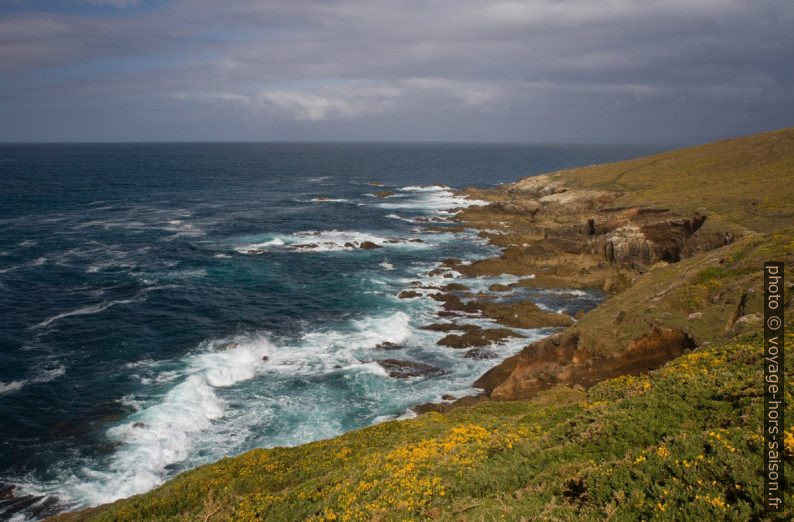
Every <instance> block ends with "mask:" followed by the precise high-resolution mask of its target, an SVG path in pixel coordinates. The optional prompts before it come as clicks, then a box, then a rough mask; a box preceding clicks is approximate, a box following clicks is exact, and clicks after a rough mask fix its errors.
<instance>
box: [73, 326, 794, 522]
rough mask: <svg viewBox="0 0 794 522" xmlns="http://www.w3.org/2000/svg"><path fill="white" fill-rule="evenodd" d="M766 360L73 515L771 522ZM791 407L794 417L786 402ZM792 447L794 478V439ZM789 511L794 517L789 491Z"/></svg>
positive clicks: (278, 460)
mask: <svg viewBox="0 0 794 522" xmlns="http://www.w3.org/2000/svg"><path fill="white" fill-rule="evenodd" d="M787 342H788V343H794V330H791V329H790V330H789V331H788V333H787ZM761 355H762V350H761V338H760V337H759V336H757V335H751V336H749V337H744V338H742V339H740V340H735V341H731V342H729V343H726V344H721V345H719V346H712V347H710V348H708V349H705V350H702V351H697V352H694V353H691V354H689V355H685V356H683V357H681V358H679V359H677V360H675V361H673V362H671V363H669V364H667V365H666V366H665V367H663V368H662V369H661V370H659V371H656V372H653V373H652V374H650V375H646V376H638V377H621V378H618V379H613V380H609V381H606V382H603V383H601V384H598V385H596V386H595V387H593V388H591V389H590V390H589V391H587V392H582V391H576V390H571V389H567V388H557V389H553V390H551V391H548V392H545V393H543V394H541V395H540V396H538V397H537V398H536V399H534V400H532V401H526V402H488V403H483V404H480V405H478V406H475V407H472V408H461V409H457V410H454V411H453V412H451V413H449V414H446V415H441V414H437V413H429V414H425V415H422V416H421V417H419V418H417V419H414V420H409V421H392V422H387V423H383V424H380V425H377V426H373V427H370V428H365V429H361V430H358V431H354V432H351V433H348V434H346V435H343V436H341V437H337V438H334V439H331V440H326V441H321V442H316V443H313V444H307V445H304V446H300V447H296V448H276V449H271V450H255V451H252V452H249V453H246V454H244V455H242V456H239V457H236V458H232V459H225V460H223V461H220V462H218V463H216V464H213V465H209V466H204V467H202V468H199V469H196V470H194V471H190V472H188V473H184V474H182V475H180V476H179V477H177V478H176V479H174V480H172V481H171V482H169V483H167V484H166V485H165V486H163V487H161V488H159V489H157V490H155V491H153V492H151V493H148V494H145V495H141V496H138V497H133V498H132V499H129V500H124V501H120V502H117V503H115V504H112V505H109V506H104V507H101V508H98V509H95V510H92V511H88V512H83V513H80V514H73V515H70V516H68V517H64V519H69V520H78V519H96V520H144V519H145V520H154V519H157V520H184V519H190V520H210V519H213V520H224V519H233V520H303V519H307V520H422V519H426V518H433V519H438V520H497V519H507V520H519V519H521V518H522V517H525V519H527V520H529V519H535V518H543V519H547V520H552V519H553V520H603V519H604V518H612V519H615V520H640V519H650V518H651V517H659V518H661V519H669V520H709V519H716V520H719V519H733V520H749V519H752V518H759V517H760V518H762V514H761V509H762V508H761V506H760V500H759V499H760V498H761V486H762V484H761V480H760V469H761V462H762V455H761V442H762V437H761V410H762V401H763V397H762V395H761V393H762V391H761V386H760V384H761V380H762V373H761V372H762V370H761V366H760V361H761ZM790 360H791V359H790V358H789V361H790ZM786 378H787V380H789V382H790V381H791V379H792V378H794V373H792V368H791V365H790V364H789V365H788V366H787V368H786ZM787 400H788V404H789V408H788V410H787V412H786V414H787V415H788V416H789V418H792V415H794V410H792V408H791V407H790V406H791V405H792V404H794V397H792V396H791V392H790V391H789V396H788V398H787ZM786 440H787V443H786V452H787V455H788V456H789V461H788V462H787V464H786V473H787V474H788V475H789V476H794V475H792V473H794V467H793V466H792V465H791V460H790V458H791V456H792V453H794V430H789V432H788V435H787V439H786ZM787 505H788V510H789V511H788V513H787V514H788V516H789V517H790V516H792V515H794V511H792V508H794V498H791V496H790V495H789V497H788V498H787Z"/></svg>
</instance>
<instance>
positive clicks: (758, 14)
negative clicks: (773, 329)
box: [0, 0, 794, 142]
mask: <svg viewBox="0 0 794 522" xmlns="http://www.w3.org/2000/svg"><path fill="white" fill-rule="evenodd" d="M791 27H794V4H793V3H792V2H790V1H788V0H776V1H772V0H756V1H739V0H687V1H684V0H668V1H660V0H648V1H644V2H636V1H628V0H603V1H599V2H592V1H590V0H528V1H494V0H436V1H433V2H430V1H418V0H390V1H386V0H329V1H308V0H289V1H254V0H238V1H234V2H222V1H219V0H173V1H170V2H166V1H162V0H160V1H156V2H147V1H146V0H140V1H132V0H75V1H73V2H60V3H58V2H55V3H53V2H45V1H41V2H37V1H35V0H34V1H30V2H15V1H9V0H0V140H3V141H26V140H32V141H37V140H68V141H73V140H162V139H166V140H260V139H265V140H267V139H313V140H314V139H331V140H334V139H343V140H344V139H376V140H377V139H384V140H390V139H399V140H476V141H480V140H482V141H545V142H548V141H624V142H625V141H687V140H693V139H695V140H697V139H700V138H703V139H706V138H711V137H719V136H725V135H733V134H741V133H749V132H756V131H760V130H764V129H771V128H776V127H782V126H790V125H794V94H793V93H794V67H791V65H790V64H791V56H794V31H791Z"/></svg>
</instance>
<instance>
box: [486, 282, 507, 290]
mask: <svg viewBox="0 0 794 522" xmlns="http://www.w3.org/2000/svg"><path fill="white" fill-rule="evenodd" d="M488 290H490V291H491V292H509V291H511V290H512V287H509V286H507V285H503V284H502V283H494V284H492V285H491V286H489V287H488Z"/></svg>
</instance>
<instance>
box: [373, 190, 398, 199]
mask: <svg viewBox="0 0 794 522" xmlns="http://www.w3.org/2000/svg"><path fill="white" fill-rule="evenodd" d="M373 195H374V196H375V197H376V198H381V199H383V198H388V197H390V196H393V195H394V192H392V191H391V190H379V191H377V192H375V193H374V194H373Z"/></svg>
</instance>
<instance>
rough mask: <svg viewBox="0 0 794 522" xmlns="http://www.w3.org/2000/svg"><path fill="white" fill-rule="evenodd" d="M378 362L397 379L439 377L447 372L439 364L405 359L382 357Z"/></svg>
mask: <svg viewBox="0 0 794 522" xmlns="http://www.w3.org/2000/svg"><path fill="white" fill-rule="evenodd" d="M376 362H377V363H378V364H379V365H381V366H382V367H383V369H384V370H386V372H387V373H388V374H389V377H394V378H396V379H407V378H410V377H437V376H439V375H445V374H446V373H447V371H446V370H444V369H442V368H439V367H437V366H433V365H430V364H425V363H420V362H416V361H407V360H404V359H380V360H378V361H376Z"/></svg>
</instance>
